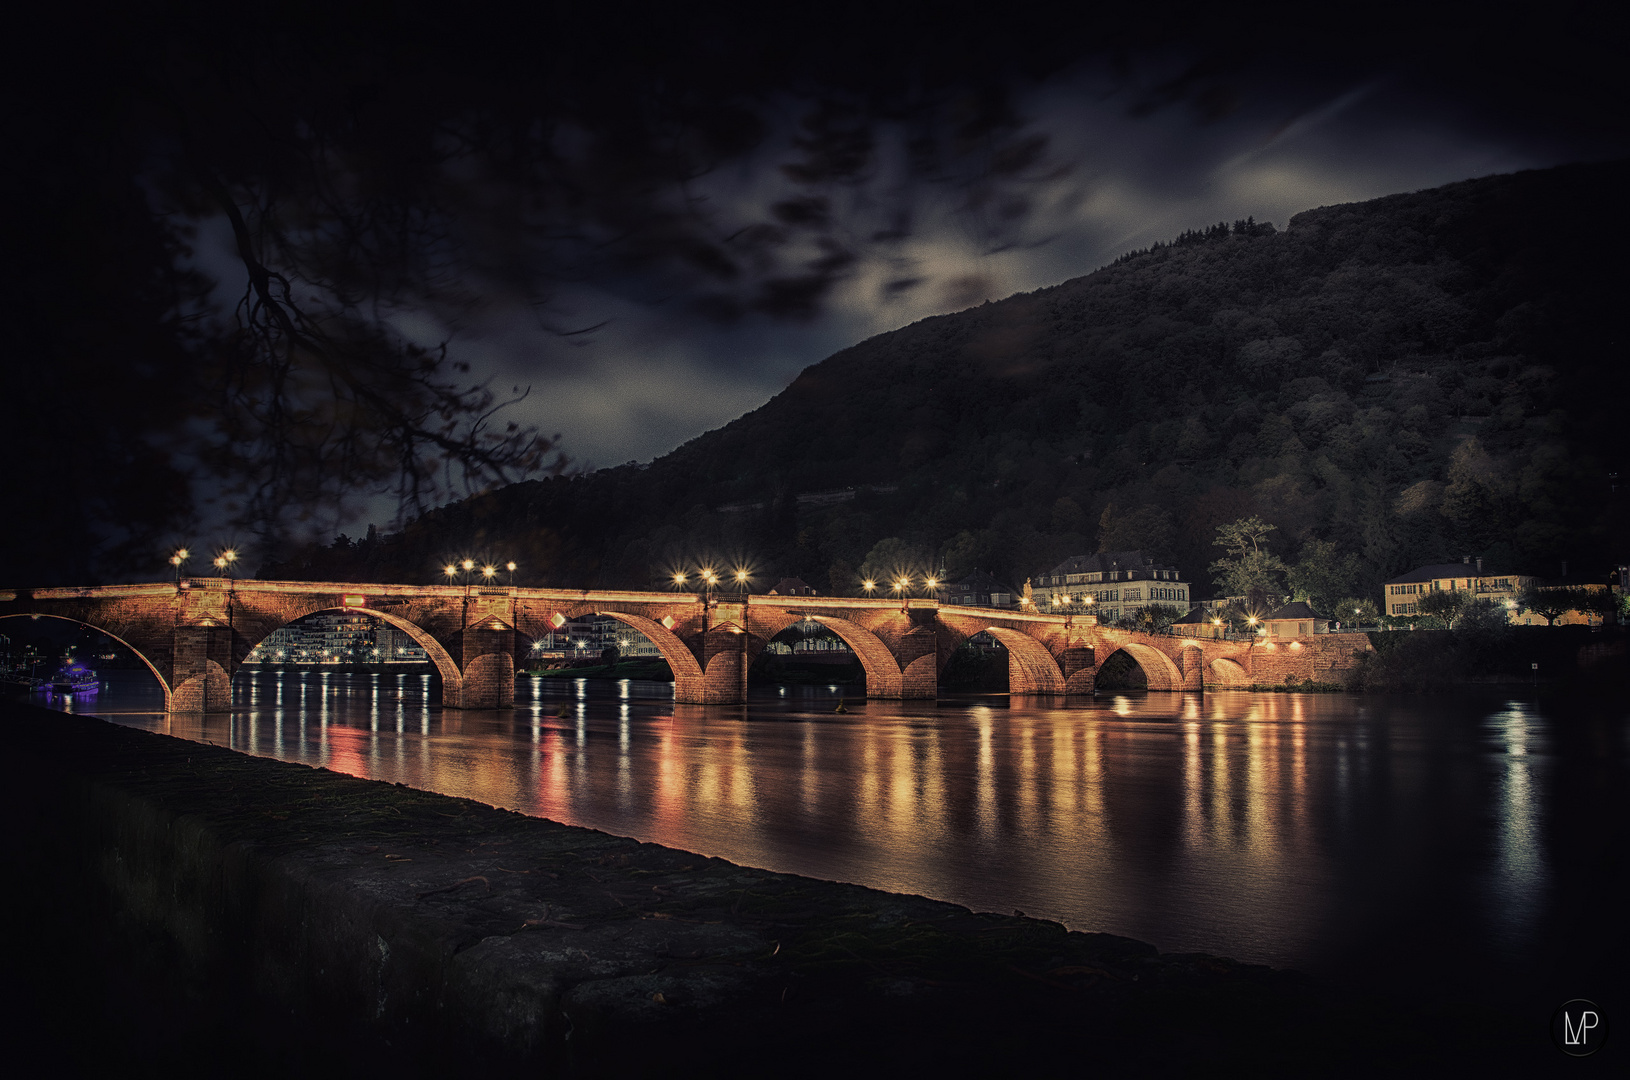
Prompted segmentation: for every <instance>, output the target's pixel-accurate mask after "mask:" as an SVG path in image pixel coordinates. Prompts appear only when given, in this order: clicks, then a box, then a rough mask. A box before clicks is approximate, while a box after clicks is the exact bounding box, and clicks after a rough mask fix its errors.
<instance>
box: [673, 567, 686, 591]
mask: <svg viewBox="0 0 1630 1080" xmlns="http://www.w3.org/2000/svg"><path fill="white" fill-rule="evenodd" d="M684 587H685V571H683V570H675V571H674V588H676V589H683V588H684Z"/></svg>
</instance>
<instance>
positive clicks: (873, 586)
mask: <svg viewBox="0 0 1630 1080" xmlns="http://www.w3.org/2000/svg"><path fill="white" fill-rule="evenodd" d="M860 587H861V588H862V589H864V590H866V596H867V598H868V599H869V598H870V597H871V595H872V593H874V592H876V591H877V582H875V581H873V580H872V579H871V578H867V579H866V580H865V581H862V582H861V583H860Z"/></svg>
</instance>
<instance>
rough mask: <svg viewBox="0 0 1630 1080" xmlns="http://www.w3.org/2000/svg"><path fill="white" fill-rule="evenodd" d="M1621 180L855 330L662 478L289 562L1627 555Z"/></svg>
mask: <svg viewBox="0 0 1630 1080" xmlns="http://www.w3.org/2000/svg"><path fill="white" fill-rule="evenodd" d="M1626 190H1630V163H1624V162H1619V163H1610V164H1596V165H1578V166H1568V167H1564V168H1559V169H1551V170H1545V171H1539V172H1528V173H1520V174H1516V175H1511V176H1499V177H1491V178H1488V179H1483V180H1475V181H1468V182H1465V183H1459V184H1453V185H1449V186H1447V187H1443V188H1438V189H1434V190H1431V191H1424V192H1418V193H1415V194H1409V195H1395V196H1390V197H1387V198H1384V199H1377V200H1374V201H1371V202H1367V203H1359V204H1352V205H1345V206H1334V207H1324V208H1321V209H1318V210H1312V211H1308V212H1307V213H1303V214H1299V215H1297V216H1296V217H1295V218H1293V219H1292V220H1291V222H1290V223H1289V226H1288V228H1285V229H1283V230H1275V229H1274V228H1273V227H1272V226H1268V225H1264V224H1257V223H1254V222H1238V223H1235V224H1234V225H1233V226H1217V227H1213V228H1211V229H1208V230H1205V231H1203V232H1198V233H1190V234H1186V235H1185V236H1183V237H1181V238H1179V239H1178V240H1177V241H1175V242H1173V243H1171V244H1167V245H1160V246H1157V247H1156V248H1154V249H1152V250H1149V251H1144V252H1138V253H1134V254H1131V255H1128V256H1125V257H1123V258H1122V259H1120V260H1118V261H1117V262H1116V263H1115V264H1114V265H1112V266H1109V267H1107V268H1105V269H1103V270H1100V271H1098V272H1097V273H1094V274H1090V275H1088V276H1086V277H1082V278H1076V279H1074V280H1072V281H1068V282H1065V283H1063V284H1061V285H1058V286H1055V287H1053V288H1049V289H1043V290H1040V291H1038V292H1035V293H1030V294H1021V295H1018V296H1013V297H1010V298H1008V299H1007V300H1003V301H1001V302H998V303H988V304H985V305H983V306H981V307H978V308H974V309H971V310H968V311H964V312H960V313H957V314H954V315H946V316H940V317H937V318H931V319H925V320H923V321H922V322H919V323H915V324H913V325H911V326H907V327H904V328H902V329H900V330H896V331H894V332H892V333H888V334H883V335H880V336H878V337H875V338H872V339H870V340H868V341H864V342H861V343H860V344H858V345H856V346H854V347H853V348H850V349H846V350H844V351H842V352H840V353H837V354H836V355H834V356H832V357H830V358H828V359H827V360H825V361H822V362H821V363H819V364H816V365H813V366H812V367H810V368H808V369H807V370H806V371H804V372H803V374H802V375H800V376H799V377H798V379H797V380H796V381H795V382H793V384H792V385H791V386H789V387H788V388H787V389H786V390H785V391H784V392H783V393H781V394H780V395H778V396H777V397H776V398H774V399H773V400H772V401H770V402H769V403H767V404H766V405H764V406H763V407H762V408H760V409H757V410H755V411H754V412H752V413H749V414H747V415H746V416H743V417H741V418H740V419H738V420H736V421H734V422H733V423H731V424H729V425H727V426H725V427H724V428H721V429H719V430H717V431H713V432H710V433H708V434H706V435H704V436H701V437H700V438H697V439H694V440H692V441H691V442H689V443H687V444H685V445H684V446H682V447H680V448H679V449H677V450H675V451H674V452H673V453H671V454H669V455H667V456H666V457H664V458H661V459H659V460H657V461H655V462H653V463H652V464H651V465H650V466H648V467H636V466H624V467H622V468H617V469H608V470H602V471H600V472H597V473H594V474H593V475H590V476H586V477H578V478H575V479H561V480H550V481H541V482H536V483H529V484H522V485H518V486H516V487H513V488H509V489H506V490H503V491H500V492H495V493H492V494H489V495H486V496H482V497H479V498H476V499H471V500H467V501H465V502H463V503H459V504H455V505H453V506H449V507H445V508H443V509H441V510H439V511H437V512H436V513H434V514H432V515H429V516H427V517H426V518H424V519H422V520H420V521H419V522H416V523H414V524H413V525H412V526H410V527H409V529H408V530H407V531H406V533H405V534H403V535H402V536H399V537H392V538H388V539H385V540H375V541H372V542H367V543H363V544H352V543H350V542H349V541H347V542H345V543H342V544H339V545H337V546H336V547H335V548H333V549H323V550H321V551H308V552H304V553H301V554H299V555H297V556H295V557H294V558H292V559H290V560H288V561H285V562H283V563H281V564H274V565H271V566H268V567H267V568H266V570H264V571H263V573H264V574H266V575H267V576H271V575H273V574H286V575H290V576H303V575H308V574H309V575H311V576H327V575H329V574H338V573H344V574H347V575H350V576H357V577H368V576H372V577H375V578H379V577H394V578H401V579H404V580H432V579H433V578H434V577H435V576H436V574H437V568H438V567H439V566H440V564H441V561H442V560H443V559H444V558H445V557H446V556H447V555H449V554H455V553H459V552H463V551H471V552H488V551H490V552H491V553H493V554H494V555H496V556H501V557H510V556H511V555H513V557H515V558H517V559H518V560H519V561H521V563H522V565H523V567H524V568H525V569H524V570H523V571H522V575H521V576H522V580H526V581H533V582H536V583H539V584H544V583H550V584H562V585H566V584H570V585H582V586H588V585H607V586H609V585H624V586H636V585H637V586H645V585H648V584H649V583H651V582H652V581H653V580H654V579H656V578H659V577H661V576H662V574H663V571H664V568H665V567H667V566H669V565H671V564H673V563H676V562H680V561H683V560H687V559H689V560H694V559H698V558H704V557H705V558H718V559H723V560H731V559H735V558H744V559H747V560H749V561H751V562H752V563H753V564H754V565H755V566H756V567H757V568H759V569H760V570H762V571H763V572H764V573H765V574H766V575H767V576H772V577H771V579H772V580H773V576H776V575H782V574H796V575H798V576H800V577H803V578H804V579H806V580H808V581H810V582H811V583H813V584H815V585H816V586H817V587H821V588H826V587H830V586H834V585H836V586H837V587H843V585H844V583H845V582H846V581H848V580H849V576H850V575H851V574H852V572H853V571H854V570H856V569H858V568H859V567H860V566H861V564H862V563H863V562H864V561H865V560H866V558H867V556H868V554H869V553H872V552H873V549H874V547H875V546H876V545H877V544H878V542H879V541H881V540H884V539H885V538H898V540H899V542H898V543H896V544H894V545H891V546H888V547H887V548H886V550H887V552H889V553H891V554H890V557H891V558H896V559H897V558H899V557H900V554H899V553H900V552H907V553H909V552H915V553H916V557H917V558H919V559H920V560H921V561H922V565H923V566H924V567H927V566H928V565H929V564H930V563H932V564H934V565H936V566H937V567H938V568H941V569H945V570H948V571H951V572H953V573H955V572H960V571H964V570H967V569H971V568H973V567H975V566H978V567H982V568H987V569H994V570H995V571H996V572H997V573H998V574H999V575H1002V576H1005V577H1007V578H1008V579H1009V580H1012V581H1015V582H1016V581H1020V580H1022V579H1023V578H1025V577H1027V576H1031V575H1034V574H1037V573H1039V572H1041V571H1042V570H1044V569H1045V568H1046V567H1048V566H1050V565H1051V564H1052V563H1053V562H1055V561H1057V560H1059V559H1061V558H1063V557H1065V556H1068V555H1070V554H1075V553H1078V552H1085V551H1092V550H1098V549H1099V548H1100V547H1109V548H1115V549H1127V548H1134V547H1143V548H1150V549H1154V550H1157V551H1164V552H1165V553H1166V554H1168V555H1170V556H1171V557H1172V558H1174V559H1175V560H1176V561H1177V562H1178V563H1179V565H1180V566H1182V567H1183V569H1184V571H1185V577H1187V578H1189V579H1190V580H1193V581H1196V582H1199V583H1200V584H1201V586H1202V588H1201V590H1200V591H1199V594H1200V595H1205V594H1206V592H1207V590H1208V589H1209V585H1210V582H1209V578H1210V574H1209V573H1208V572H1207V570H1206V567H1207V565H1208V564H1209V563H1210V562H1211V561H1212V560H1213V559H1214V558H1216V557H1217V552H1216V550H1215V549H1214V548H1212V547H1211V539H1212V537H1213V534H1214V530H1215V528H1216V526H1217V525H1218V524H1219V523H1221V522H1225V521H1231V520H1234V519H1235V518H1238V517H1241V516H1244V515H1246V514H1251V513H1256V514H1260V515H1261V516H1262V517H1263V518H1264V519H1266V520H1268V521H1270V522H1273V523H1276V524H1277V525H1278V526H1279V530H1278V532H1277V533H1275V534H1274V542H1275V544H1276V545H1277V547H1278V549H1279V552H1280V554H1282V555H1283V556H1284V557H1285V558H1286V559H1287V561H1289V562H1292V563H1295V562H1296V561H1297V560H1298V558H1300V557H1303V556H1304V555H1306V554H1307V552H1309V551H1312V550H1315V549H1312V548H1309V547H1308V542H1309V541H1313V540H1323V541H1329V542H1333V543H1334V545H1335V553H1336V556H1349V555H1350V556H1353V557H1355V558H1356V563H1351V562H1349V563H1344V564H1343V565H1345V566H1346V567H1347V569H1346V570H1345V571H1343V572H1349V571H1350V572H1351V574H1352V575H1353V577H1352V580H1351V586H1352V591H1353V592H1355V593H1369V594H1372V595H1373V594H1374V592H1375V587H1376V584H1377V583H1378V582H1379V581H1381V580H1383V579H1384V578H1385V577H1388V576H1391V575H1392V574H1395V573H1397V572H1398V571H1400V570H1402V569H1405V568H1407V567H1410V566H1412V565H1414V564H1417V563H1422V562H1440V561H1444V560H1446V559H1456V560H1458V558H1459V557H1461V556H1464V555H1472V556H1482V557H1483V558H1484V559H1485V561H1486V564H1487V565H1488V566H1489V568H1490V569H1492V570H1496V571H1503V570H1516V569H1523V570H1529V571H1532V572H1536V573H1544V574H1553V573H1556V572H1557V567H1558V564H1559V562H1560V561H1561V560H1562V559H1572V560H1575V565H1576V566H1579V567H1584V566H1592V567H1593V566H1595V565H1596V564H1597V563H1604V564H1605V563H1606V562H1607V561H1609V560H1615V559H1616V560H1622V559H1624V558H1625V557H1626V555H1627V554H1630V538H1627V534H1626V517H1625V511H1624V500H1623V496H1622V487H1621V488H1620V489H1619V490H1618V491H1617V492H1615V491H1614V482H1613V481H1612V480H1611V479H1610V474H1613V473H1618V472H1621V471H1622V468H1621V466H1622V464H1623V453H1624V451H1623V447H1624V445H1625V436H1624V431H1623V429H1622V428H1621V427H1620V424H1621V423H1622V422H1623V419H1622V418H1623V417H1624V415H1625V409H1626V402H1627V390H1630V379H1627V375H1626V366H1625V362H1624V361H1625V356H1624V353H1625V349H1624V340H1625V339H1624V322H1625V316H1624V314H1623V309H1624V299H1623V298H1624V296H1625V295H1626V286H1627V284H1630V282H1627V274H1626V271H1625V267H1624V257H1623V254H1622V253H1621V252H1619V250H1618V247H1619V245H1620V243H1622V242H1623V240H1624V237H1625V235H1626V229H1625V225H1626V213H1625V208H1624V197H1623V193H1624V192H1625V191H1626ZM867 485H870V486H872V487H874V488H876V490H867V488H866V486H867ZM847 487H858V488H860V490H859V491H858V492H857V493H856V494H855V495H854V497H852V498H848V499H846V500H843V501H834V500H833V499H831V498H826V499H811V498H808V497H807V496H809V495H810V494H811V493H818V492H830V491H833V490H835V489H842V488H847ZM800 495H804V496H806V498H804V499H803V500H801V501H800V499H799V498H798V497H799V496H800ZM1323 550H1324V554H1323V555H1322V556H1321V557H1323V558H1325V559H1326V560H1328V559H1330V558H1331V557H1332V556H1331V555H1330V552H1329V549H1323ZM882 557H883V553H882V552H880V553H878V554H877V555H876V556H874V560H873V561H874V563H875V562H877V561H878V560H879V559H881V558H882Z"/></svg>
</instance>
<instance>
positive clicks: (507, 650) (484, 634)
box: [441, 624, 515, 709]
mask: <svg viewBox="0 0 1630 1080" xmlns="http://www.w3.org/2000/svg"><path fill="white" fill-rule="evenodd" d="M460 637H461V640H460V642H459V644H460V647H461V648H460V653H461V655H460V657H459V665H458V666H459V668H460V672H461V674H462V676H463V678H462V679H460V681H459V685H458V686H456V687H452V686H448V685H447V681H446V680H445V679H444V680H443V681H442V689H441V698H442V700H441V705H442V708H444V709H513V708H514V707H515V631H514V630H513V629H511V628H510V627H507V626H501V625H494V624H486V625H482V626H472V627H469V628H468V629H466V630H465V631H464V633H463V634H462V635H460Z"/></svg>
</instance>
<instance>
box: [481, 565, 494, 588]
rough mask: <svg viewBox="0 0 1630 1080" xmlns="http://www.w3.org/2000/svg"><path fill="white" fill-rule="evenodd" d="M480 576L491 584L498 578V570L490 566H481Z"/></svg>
mask: <svg viewBox="0 0 1630 1080" xmlns="http://www.w3.org/2000/svg"><path fill="white" fill-rule="evenodd" d="M481 576H482V577H484V578H486V579H487V582H488V583H489V584H491V582H492V579H493V578H495V577H497V576H498V568H497V567H496V566H492V565H487V566H483V567H482V568H481Z"/></svg>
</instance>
